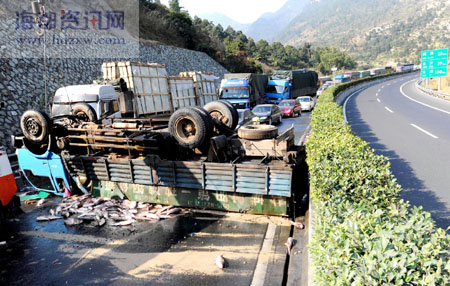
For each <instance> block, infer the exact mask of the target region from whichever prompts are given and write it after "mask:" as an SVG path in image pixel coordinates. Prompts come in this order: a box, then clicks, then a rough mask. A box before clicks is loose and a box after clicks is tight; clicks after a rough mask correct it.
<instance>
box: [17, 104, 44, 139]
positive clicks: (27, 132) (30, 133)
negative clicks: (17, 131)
mask: <svg viewBox="0 0 450 286" xmlns="http://www.w3.org/2000/svg"><path fill="white" fill-rule="evenodd" d="M20 128H21V129H22V132H23V135H24V136H25V138H26V139H28V140H29V141H31V142H33V143H41V142H43V141H45V140H46V139H47V137H48V135H49V133H50V128H51V119H50V118H49V117H48V115H47V114H46V113H45V112H43V111H39V110H27V111H25V113H24V114H23V115H22V117H21V118H20Z"/></svg>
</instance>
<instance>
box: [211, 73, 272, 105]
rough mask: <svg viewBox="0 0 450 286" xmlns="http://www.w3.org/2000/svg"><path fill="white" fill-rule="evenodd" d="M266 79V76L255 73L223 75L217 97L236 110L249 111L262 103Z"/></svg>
mask: <svg viewBox="0 0 450 286" xmlns="http://www.w3.org/2000/svg"><path fill="white" fill-rule="evenodd" d="M268 78H269V77H268V76H267V75H263V74H255V73H231V74H225V79H223V80H222V82H221V84H220V90H219V97H220V99H223V100H226V101H228V102H230V103H231V104H232V105H233V107H234V108H236V109H251V108H252V107H253V106H255V105H257V104H259V103H263V102H264V98H265V92H266V86H267V81H268Z"/></svg>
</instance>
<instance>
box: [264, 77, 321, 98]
mask: <svg viewBox="0 0 450 286" xmlns="http://www.w3.org/2000/svg"><path fill="white" fill-rule="evenodd" d="M271 78H272V79H274V80H275V79H290V80H291V81H292V89H291V92H292V98H297V97H299V96H306V95H309V96H315V95H316V92H317V89H318V88H319V86H318V82H319V76H318V74H317V73H316V72H315V71H310V70H295V71H287V70H277V71H274V72H273V74H272V77H271Z"/></svg>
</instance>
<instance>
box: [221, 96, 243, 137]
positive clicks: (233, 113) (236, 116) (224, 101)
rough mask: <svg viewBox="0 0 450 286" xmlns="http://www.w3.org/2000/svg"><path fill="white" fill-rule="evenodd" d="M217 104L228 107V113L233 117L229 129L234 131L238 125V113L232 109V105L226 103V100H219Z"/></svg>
mask: <svg viewBox="0 0 450 286" xmlns="http://www.w3.org/2000/svg"><path fill="white" fill-rule="evenodd" d="M219 102H222V103H223V104H225V105H226V106H228V108H229V109H230V111H231V113H232V115H233V126H232V127H231V129H233V130H234V129H235V128H236V126H237V125H238V123H239V113H238V112H237V110H236V108H234V106H233V104H231V103H230V102H228V101H226V100H219Z"/></svg>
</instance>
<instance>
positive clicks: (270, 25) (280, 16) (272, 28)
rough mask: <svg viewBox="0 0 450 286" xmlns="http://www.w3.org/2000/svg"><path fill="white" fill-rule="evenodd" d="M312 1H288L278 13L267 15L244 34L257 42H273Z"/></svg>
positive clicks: (250, 26)
mask: <svg viewBox="0 0 450 286" xmlns="http://www.w3.org/2000/svg"><path fill="white" fill-rule="evenodd" d="M310 1H311V0H288V1H287V2H286V4H284V5H283V7H281V8H280V9H279V10H278V11H274V12H272V13H265V14H264V15H262V16H261V17H260V18H259V19H258V20H256V21H255V22H254V23H252V24H251V25H249V26H248V27H247V28H246V29H244V32H245V34H246V35H247V36H249V37H252V38H253V39H254V40H255V41H258V40H261V39H264V40H267V41H269V42H272V41H273V40H274V39H275V38H276V36H277V35H278V34H279V33H280V32H281V31H282V30H283V29H284V28H285V27H286V26H287V25H288V24H289V22H291V21H292V20H293V19H294V18H295V17H296V16H297V15H298V14H299V13H301V12H302V11H303V8H304V7H305V6H306V5H307V4H308V3H310Z"/></svg>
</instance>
